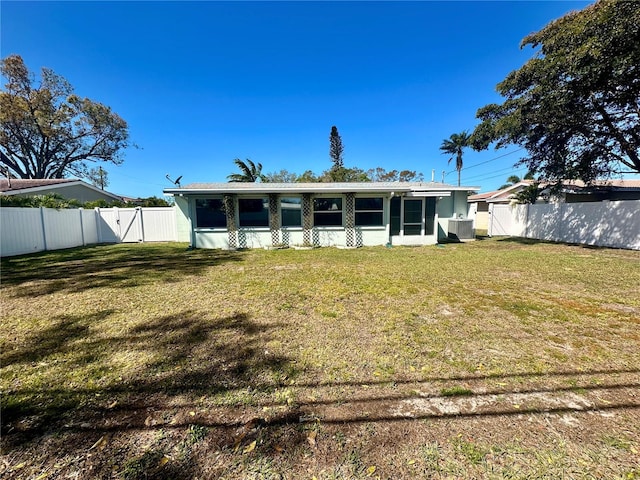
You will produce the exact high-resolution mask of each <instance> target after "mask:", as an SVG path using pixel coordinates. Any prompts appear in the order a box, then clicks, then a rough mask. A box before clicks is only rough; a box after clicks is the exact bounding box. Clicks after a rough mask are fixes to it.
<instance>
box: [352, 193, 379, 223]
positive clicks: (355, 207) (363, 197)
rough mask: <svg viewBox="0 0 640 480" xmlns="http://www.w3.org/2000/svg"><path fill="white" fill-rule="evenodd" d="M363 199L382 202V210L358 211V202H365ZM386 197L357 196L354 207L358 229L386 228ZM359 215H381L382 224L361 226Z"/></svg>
mask: <svg viewBox="0 0 640 480" xmlns="http://www.w3.org/2000/svg"><path fill="white" fill-rule="evenodd" d="M363 199H368V200H369V199H373V200H380V208H379V209H358V200H363ZM384 203H385V202H384V197H383V196H357V197H356V198H355V200H354V205H353V211H354V213H353V216H354V224H355V226H356V227H371V228H376V227H384V226H385V221H384V211H385V207H384ZM358 213H369V214H371V213H379V214H380V223H373V224H372V223H363V224H359V223H358Z"/></svg>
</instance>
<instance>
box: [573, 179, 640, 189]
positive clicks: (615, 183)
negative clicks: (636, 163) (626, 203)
mask: <svg viewBox="0 0 640 480" xmlns="http://www.w3.org/2000/svg"><path fill="white" fill-rule="evenodd" d="M562 186H563V188H565V189H568V190H571V189H573V190H594V189H597V190H640V180H623V179H610V180H596V181H594V182H592V183H590V184H586V183H585V182H583V181H582V180H568V181H565V182H562Z"/></svg>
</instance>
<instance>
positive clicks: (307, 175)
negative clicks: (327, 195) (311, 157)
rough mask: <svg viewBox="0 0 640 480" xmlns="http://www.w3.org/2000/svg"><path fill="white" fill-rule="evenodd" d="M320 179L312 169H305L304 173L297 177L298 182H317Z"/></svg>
mask: <svg viewBox="0 0 640 480" xmlns="http://www.w3.org/2000/svg"><path fill="white" fill-rule="evenodd" d="M319 181H320V179H319V178H318V176H317V175H316V174H315V173H313V172H312V171H311V170H305V171H304V172H302V174H301V175H300V176H299V177H298V178H297V179H296V182H297V183H315V182H319Z"/></svg>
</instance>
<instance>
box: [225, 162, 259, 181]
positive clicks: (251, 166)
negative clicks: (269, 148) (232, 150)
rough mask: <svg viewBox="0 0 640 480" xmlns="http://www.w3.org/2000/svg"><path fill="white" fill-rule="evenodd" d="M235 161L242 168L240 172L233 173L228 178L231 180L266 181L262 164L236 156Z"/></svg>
mask: <svg viewBox="0 0 640 480" xmlns="http://www.w3.org/2000/svg"><path fill="white" fill-rule="evenodd" d="M233 163H235V164H236V166H237V167H238V168H239V169H240V173H232V174H231V175H228V176H227V178H228V179H229V181H230V182H257V181H258V180H260V181H264V175H262V164H261V163H257V164H256V163H253V162H252V161H251V160H249V159H248V158H247V161H246V162H245V161H242V160H240V159H239V158H236V159H235V160H234V161H233Z"/></svg>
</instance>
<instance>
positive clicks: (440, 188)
mask: <svg viewBox="0 0 640 480" xmlns="http://www.w3.org/2000/svg"><path fill="white" fill-rule="evenodd" d="M479 189H480V187H464V186H462V187H456V186H453V185H448V184H446V183H437V182H348V183H343V182H331V183H317V182H314V183H262V182H256V183H249V182H228V183H191V184H189V185H186V186H184V187H180V188H166V189H164V193H168V194H173V195H199V194H207V193H209V194H210V193H213V192H215V193H218V194H220V193H245V194H252V193H254V194H255V193H262V194H266V193H290V194H296V193H298V194H299V193H312V192H313V193H337V192H354V193H391V192H395V193H420V192H425V193H426V192H433V193H437V192H442V193H443V194H444V193H445V192H451V191H465V192H466V191H469V190H472V191H477V190H479Z"/></svg>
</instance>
